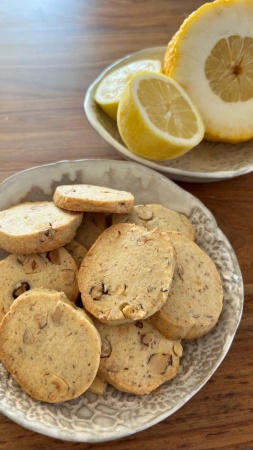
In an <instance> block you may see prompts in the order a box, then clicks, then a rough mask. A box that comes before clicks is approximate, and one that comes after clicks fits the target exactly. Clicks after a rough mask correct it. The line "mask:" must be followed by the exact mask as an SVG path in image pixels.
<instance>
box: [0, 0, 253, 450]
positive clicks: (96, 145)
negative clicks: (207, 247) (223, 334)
mask: <svg viewBox="0 0 253 450" xmlns="http://www.w3.org/2000/svg"><path fill="white" fill-rule="evenodd" d="M203 3H204V2H202V1H199V0H177V1H172V0H156V1H154V0H138V1H137V0H2V1H1V2H0V99H1V101H0V181H2V180H4V179H5V178H7V177H8V176H10V175H12V174H14V173H15V172H17V171H20V170H22V169H26V168H28V167H32V166H36V165H40V164H45V163H49V162H53V161H58V160H63V159H80V158H109V159H121V156H120V155H119V154H118V153H117V152H116V151H115V150H114V149H113V148H111V147H110V146H109V145H108V144H107V143H105V142H104V141H103V140H102V138H100V137H99V136H98V135H97V134H96V132H95V131H94V130H93V129H92V128H91V126H90V124H89V123H88V121H87V119H86V117H85V115H84V111H83V99H84V95H85V92H86V89H87V88H88V86H89V84H90V83H91V82H92V81H93V80H94V79H95V78H96V77H97V75H98V74H99V73H100V72H101V71H102V70H103V69H104V68H105V67H106V66H107V65H108V64H110V63H112V62H113V61H115V60H116V59H118V58H121V57H123V56H125V55H126V54H130V53H133V52H135V51H138V50H141V49H143V48H147V47H153V46H160V45H166V44H167V42H168V41H169V40H170V38H171V37H172V35H173V34H174V33H175V32H176V31H177V29H178V27H179V26H180V24H181V23H182V21H183V20H184V18H185V17H187V16H188V14H189V13H191V12H192V11H193V10H195V9H196V8H198V7H199V6H200V5H201V4H203ZM178 184H179V185H180V186H182V187H183V188H184V189H186V190H187V191H189V192H191V193H193V194H194V195H195V196H196V197H197V198H199V199H200V200H201V201H202V202H203V203H204V204H205V205H206V206H207V207H208V208H209V209H210V210H211V211H212V213H213V214H214V216H215V217H216V220H217V222H218V225H219V227H220V228H221V229H222V231H223V232H224V233H225V234H226V236H227V237H228V239H229V240H230V242H231V244H232V246H233V248H234V250H235V252H236V255H237V257H238V261H239V264H240V267H241V270H242V274H243V279H244V284H245V306H244V313H243V318H242V321H241V324H240V327H239V329H238V332H237V334H236V337H235V340H234V342H233V345H232V347H231V349H230V351H229V353H228V355H227V357H226V358H225V360H224V361H223V363H222V364H221V366H220V367H219V369H218V370H217V371H216V372H215V374H214V375H213V376H212V378H211V379H210V381H209V382H208V383H207V384H206V385H205V387H204V388H203V389H201V391H200V392H198V393H197V395H195V397H194V398H193V399H192V400H191V401H190V402H188V403H187V404H186V405H185V406H184V407H183V408H181V409H180V410H179V411H178V412H176V413H175V414H174V415H173V416H171V417H169V418H168V419H166V420H164V421H162V422H161V423H159V424H157V425H155V426H153V427H151V428H150V429H148V430H146V431H143V432H140V433H137V434H135V435H133V436H131V437H128V438H124V439H120V440H116V441H112V442H110V444H108V443H101V444H88V443H86V444H85V443H82V444H81V443H71V442H62V441H59V440H56V439H52V438H49V437H47V436H42V435H39V434H37V433H35V432H33V431H29V430H27V429H24V428H23V427H21V426H19V425H18V424H16V423H14V422H11V421H10V420H9V419H7V418H6V417H5V416H4V415H0V450H7V449H8V450H12V449H13V450H14V449H16V448H18V449H25V450H35V449H36V450H37V449H38V448H39V449H46V448H47V449H48V450H50V449H61V450H71V449H79V448H80V449H82V450H88V449H96V450H103V449H107V448H108V447H109V446H110V448H111V449H112V450H116V449H117V450H127V449H129V448H131V449H132V450H134V449H136V450H140V449H145V450H149V449H150V450H151V449H152V450H153V449H154V448H155V449H156V450H166V449H173V450H175V449H179V450H183V449H184V450H190V449H191V450H205V449H215V450H218V449H222V450H241V449H248V450H252V449H253V427H252V421H253V362H252V356H251V353H252V352H251V339H252V337H253V331H252V330H253V302H252V300H253V281H252V280H253V278H252V273H253V220H252V217H253V201H252V199H253V174H248V175H244V176H242V177H239V178H235V179H232V180H226V181H222V182H217V183H207V184H205V183H203V184H202V183H200V184H193V183H178Z"/></svg>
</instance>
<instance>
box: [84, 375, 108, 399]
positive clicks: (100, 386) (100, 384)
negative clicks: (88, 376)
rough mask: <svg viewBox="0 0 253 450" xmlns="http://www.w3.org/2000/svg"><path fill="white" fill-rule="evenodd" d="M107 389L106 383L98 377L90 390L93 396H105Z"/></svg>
mask: <svg viewBox="0 0 253 450" xmlns="http://www.w3.org/2000/svg"><path fill="white" fill-rule="evenodd" d="M106 388H107V383H106V381H104V380H103V379H102V378H100V377H98V376H96V377H95V379H94V381H93V383H92V384H91V385H90V387H89V389H88V390H89V391H90V392H92V393H93V394H98V395H103V394H104V393H105V391H106Z"/></svg>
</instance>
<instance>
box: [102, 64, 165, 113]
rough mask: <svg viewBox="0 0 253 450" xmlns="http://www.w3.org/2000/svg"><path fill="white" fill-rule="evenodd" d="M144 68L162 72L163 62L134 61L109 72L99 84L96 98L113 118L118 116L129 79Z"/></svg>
mask: <svg viewBox="0 0 253 450" xmlns="http://www.w3.org/2000/svg"><path fill="white" fill-rule="evenodd" d="M144 70H150V71H153V72H161V71H162V63H161V61H158V60H155V59H154V60H153V59H143V60H140V61H134V62H132V63H129V64H126V65H124V66H122V67H120V68H118V69H116V70H114V71H113V72H111V73H109V74H108V75H106V76H105V77H104V78H103V79H102V81H101V82H100V84H99V85H98V88H97V90H96V92H95V100H96V102H97V103H98V104H99V106H100V107H101V108H102V109H103V110H104V111H105V112H106V114H108V115H109V116H110V117H111V118H112V119H114V120H116V118H117V110H118V104H119V99H120V96H121V94H122V92H123V91H124V89H125V87H126V85H127V83H128V81H129V80H130V78H131V77H132V75H134V74H135V73H138V72H142V71H144Z"/></svg>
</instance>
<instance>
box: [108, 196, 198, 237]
mask: <svg viewBox="0 0 253 450" xmlns="http://www.w3.org/2000/svg"><path fill="white" fill-rule="evenodd" d="M126 222H127V223H135V224H136V225H140V226H142V227H145V228H147V230H150V231H151V230H153V229H154V228H159V229H160V230H161V231H178V232H180V233H182V234H184V235H185V236H187V237H188V238H189V239H192V240H194V228H193V225H192V224H191V222H190V221H189V219H188V218H187V217H186V216H185V215H184V214H180V213H178V212H176V211H172V210H170V209H168V208H165V207H164V206H162V205H156V204H150V205H136V206H134V208H133V210H132V211H131V212H130V213H129V214H114V215H113V217H112V224H116V223H126Z"/></svg>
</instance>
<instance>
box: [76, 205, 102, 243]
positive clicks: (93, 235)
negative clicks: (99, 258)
mask: <svg viewBox="0 0 253 450" xmlns="http://www.w3.org/2000/svg"><path fill="white" fill-rule="evenodd" d="M105 229H106V215H105V214H103V213H84V214H83V220H82V223H81V225H80V226H79V227H78V228H77V230H76V235H75V240H77V241H78V242H80V244H82V245H83V246H84V247H85V248H87V250H89V249H90V248H91V246H92V245H93V244H94V242H95V241H96V240H97V238H98V236H99V235H100V234H101V233H102V232H103V231H104V230H105Z"/></svg>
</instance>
